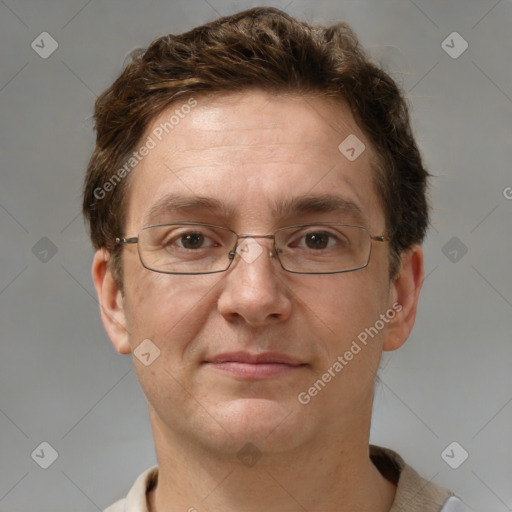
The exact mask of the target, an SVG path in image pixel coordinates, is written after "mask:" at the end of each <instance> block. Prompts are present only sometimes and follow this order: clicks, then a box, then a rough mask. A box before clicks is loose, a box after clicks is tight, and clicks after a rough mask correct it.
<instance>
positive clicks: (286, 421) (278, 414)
mask: <svg viewBox="0 0 512 512" xmlns="http://www.w3.org/2000/svg"><path fill="white" fill-rule="evenodd" d="M293 407H295V409H296V408H297V407H296V406H295V405H293V406H292V405H291V404H283V403H280V402H276V401H275V400H269V399H262V398H243V399H236V400H231V401H229V402H225V403H223V404H220V405H219V407H218V409H217V414H216V415H215V417H216V418H218V419H219V423H221V425H222V426H223V427H224V428H225V429H226V430H227V431H228V432H229V434H230V436H231V444H233V443H235V444H237V445H239V446H240V447H242V446H244V445H245V444H246V443H248V442H251V443H253V444H254V445H256V446H257V447H258V448H259V449H261V450H263V451H267V450H268V451H273V452H278V451H285V450H288V449H291V448H292V447H293V446H296V445H298V444H300V442H301V439H299V437H300V438H302V437H304V434H305V430H306V429H305V425H304V422H303V421H300V423H301V424H300V425H298V424H297V421H298V419H299V417H298V416H297V414H295V413H296V410H294V409H293Z"/></svg>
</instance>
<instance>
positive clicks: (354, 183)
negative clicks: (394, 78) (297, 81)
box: [127, 90, 383, 229]
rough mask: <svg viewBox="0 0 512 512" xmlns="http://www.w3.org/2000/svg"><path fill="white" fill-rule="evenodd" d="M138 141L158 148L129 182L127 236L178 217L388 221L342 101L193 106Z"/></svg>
mask: <svg viewBox="0 0 512 512" xmlns="http://www.w3.org/2000/svg"><path fill="white" fill-rule="evenodd" d="M149 141H151V142H149ZM141 142H142V143H145V144H146V145H147V146H148V147H149V146H150V145H151V146H152V148H151V149H150V151H149V152H147V154H146V155H145V156H144V157H143V158H141V160H140V162H139V163H138V164H137V166H136V168H135V169H134V171H133V174H132V176H131V178H130V180H131V184H130V187H129V198H128V210H127V213H128V215H127V228H128V229H137V228H139V229H140V228H141V227H143V226H144V225H147V224H148V223H152V222H155V221H161V220H163V219H165V218H170V217H172V214H173V213H175V214H176V215H182V216H186V215H189V216H191V217H190V218H191V220H196V218H195V217H193V216H194V215H196V214H197V215H199V214H200V215H202V216H203V218H204V219H205V220H209V221H210V220H212V219H211V216H212V215H213V216H216V217H217V218H218V219H219V221H223V222H224V223H225V222H231V226H232V227H235V226H234V225H233V224H232V222H233V221H235V222H242V221H244V222H249V223H251V224H252V225H255V224H256V223H258V222H260V221H261V222H267V221H268V222H270V221H272V220H273V221H277V222H279V220H280V219H283V221H284V219H285V217H286V218H287V220H289V221H293V220H294V218H293V216H294V215H295V214H296V215H297V217H301V218H304V216H307V215H308V212H309V213H311V214H314V213H315V212H318V213H320V212H321V213H323V214H328V212H329V210H332V211H333V212H336V215H338V217H337V218H336V219H332V220H333V221H334V220H339V221H344V217H343V216H345V217H346V218H347V220H352V219H353V220H354V222H355V221H356V220H357V221H358V223H359V224H362V223H365V224H367V225H368V227H370V225H371V224H375V223H376V222H379V217H382V213H381V212H380V208H379V207H378V206H377V205H378V204H379V201H378V198H377V195H376V192H375V187H374V179H373V178H374V169H373V167H374V161H375V157H374V155H373V153H372V148H371V146H370V144H369V142H368V141H367V139H366V137H365V136H364V134H363V133H362V132H361V130H360V129H359V127H358V126H357V123H356V122H355V120H354V118H353V116H352V114H351V112H350V109H349V108H348V106H347V105H345V104H344V103H343V102H341V101H340V100H335V99H333V98H326V97H313V96H298V95H284V94H280V95H271V94H268V93H265V92H263V91H258V90H256V91H247V92H244V93H232V94H224V95H220V96H214V97H204V96H203V97H197V98H192V99H189V98H187V99H185V100H183V101H182V102H177V103H174V104H173V105H172V106H171V107H169V108H168V109H166V110H165V111H163V112H162V113H161V114H160V115H159V116H157V117H156V118H155V119H153V121H152V122H151V123H150V125H149V126H148V128H147V130H146V133H145V135H144V136H143V138H142V141H141ZM139 145H140V144H139ZM359 153H360V154H359ZM354 155H355V156H356V158H354ZM205 215H210V217H208V218H206V217H204V216H205ZM230 217H231V219H230ZM180 220H182V219H181V218H180ZM198 220H199V219H198ZM329 220H331V219H329ZM379 224H383V222H379Z"/></svg>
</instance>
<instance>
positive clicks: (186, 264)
mask: <svg viewBox="0 0 512 512" xmlns="http://www.w3.org/2000/svg"><path fill="white" fill-rule="evenodd" d="M236 240H237V237H236V234H235V233H233V232H232V231H230V230H229V229H226V228H222V227H220V226H210V225H208V224H193V223H190V224H166V225H158V226H149V227H147V228H144V229H143V230H142V231H141V233H140V235H139V251H140V257H141V260H142V263H143V264H144V266H145V267H147V268H149V269H151V270H155V271H157V272H164V273H169V274H173V273H177V274H202V273H210V272H220V271H223V270H226V269H227V268H228V266H229V263H230V258H229V251H230V250H231V249H233V247H234V246H235V244H236Z"/></svg>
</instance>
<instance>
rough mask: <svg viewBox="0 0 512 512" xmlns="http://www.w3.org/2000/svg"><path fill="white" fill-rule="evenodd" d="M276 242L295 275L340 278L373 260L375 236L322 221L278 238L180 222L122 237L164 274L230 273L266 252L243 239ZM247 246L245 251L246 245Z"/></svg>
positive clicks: (286, 231)
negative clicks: (235, 266) (237, 264)
mask: <svg viewBox="0 0 512 512" xmlns="http://www.w3.org/2000/svg"><path fill="white" fill-rule="evenodd" d="M256 238H270V239H273V240H274V246H273V251H271V252H270V256H271V257H273V256H274V255H275V256H276V258H277V260H278V261H279V263H280V264H281V267H282V268H283V269H284V270H286V271H287V272H292V273H295V274H338V273H342V272H353V271H354V270H360V269H362V268H365V267H366V266H367V265H368V263H369V261H370V254H371V249H372V241H375V242H388V241H390V240H391V239H390V238H388V237H386V236H384V235H379V236H372V235H371V234H370V233H369V232H368V230H367V229H366V228H364V227H361V226H351V225H347V224H334V223H319V224H300V225H296V226H287V227H285V228H281V229H278V230H277V231H276V232H275V233H274V234H273V235H245V234H244V235H239V234H237V233H235V232H234V231H233V230H231V229H229V228H225V227H222V226H214V225H212V224H199V223H195V222H180V223H176V224H159V225H153V226H147V227H145V228H143V229H142V231H141V232H140V233H139V235H138V236H137V237H133V238H116V244H117V245H122V244H137V248H138V252H139V257H140V261H141V263H142V265H143V266H144V267H145V268H147V269H148V270H152V271H153V272H160V273H163V274H213V273H216V272H225V271H226V270H228V268H229V267H230V266H231V263H233V260H234V259H235V256H236V254H237V253H238V254H239V255H241V256H242V257H243V258H244V259H245V260H246V261H248V262H250V261H253V260H254V259H256V258H257V257H258V256H259V254H260V253H261V252H262V251H263V248H262V247H261V246H260V245H259V244H258V243H257V241H256V240H252V241H251V242H249V241H247V242H246V243H245V244H244V243H243V242H242V244H239V239H243V240H244V241H245V240H246V239H256ZM244 245H245V247H244Z"/></svg>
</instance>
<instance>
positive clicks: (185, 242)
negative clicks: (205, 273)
mask: <svg viewBox="0 0 512 512" xmlns="http://www.w3.org/2000/svg"><path fill="white" fill-rule="evenodd" d="M180 242H181V245H182V247H183V248H185V249H200V248H201V247H202V245H203V243H204V235H203V234H201V233H187V234H185V235H183V236H182V237H181V238H180Z"/></svg>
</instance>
